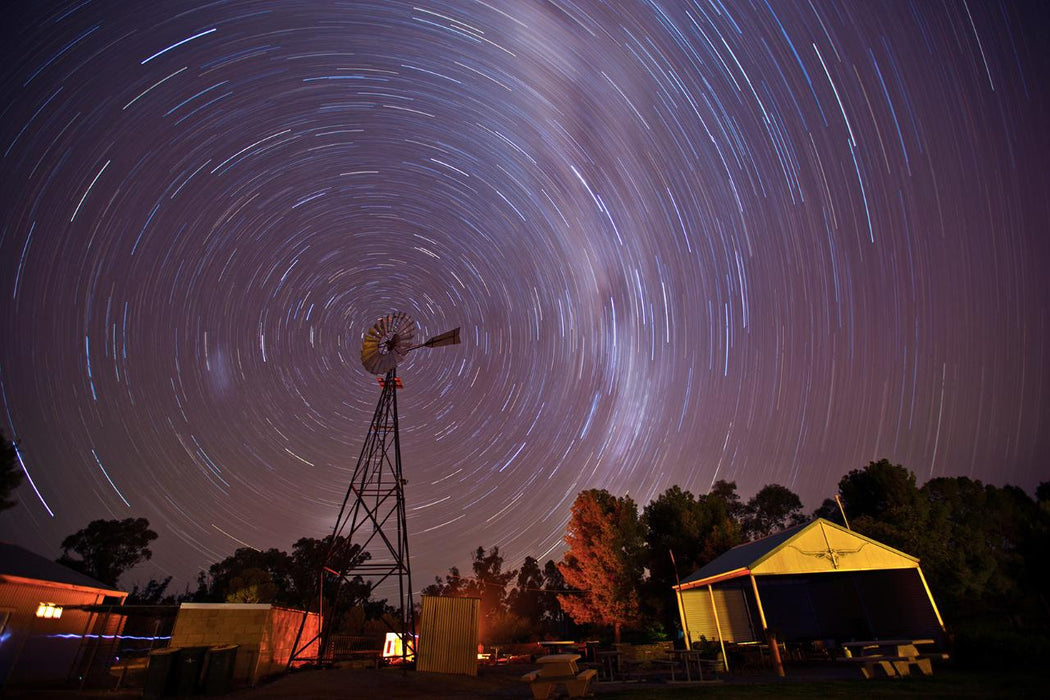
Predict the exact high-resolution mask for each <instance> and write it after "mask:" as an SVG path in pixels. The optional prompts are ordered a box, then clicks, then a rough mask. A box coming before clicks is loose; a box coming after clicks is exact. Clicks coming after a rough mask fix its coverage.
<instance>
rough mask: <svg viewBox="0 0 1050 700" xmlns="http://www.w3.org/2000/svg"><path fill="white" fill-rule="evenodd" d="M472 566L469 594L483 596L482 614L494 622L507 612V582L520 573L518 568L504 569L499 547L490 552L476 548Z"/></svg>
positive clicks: (467, 585) (468, 587)
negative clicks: (472, 572) (472, 574)
mask: <svg viewBox="0 0 1050 700" xmlns="http://www.w3.org/2000/svg"><path fill="white" fill-rule="evenodd" d="M472 568H473V569H474V578H473V579H471V580H470V581H468V582H467V584H466V590H467V595H475V596H477V597H479V598H481V616H482V618H484V619H486V620H488V622H489V623H490V624H494V623H495V622H496V621H497V620H498V619H499V618H501V617H502V616H503V615H504V614H505V613H506V601H507V584H508V583H510V582H511V581H512V580H514V577H515V576H517V575H518V572H517V570H514V569H512V570H510V571H504V570H503V557H502V556H501V555H500V553H499V547H493V548H492V549H490V550H489V551H488V552H486V551H485V548H484V547H478V548H477V549H476V550H474V555H473V562H472Z"/></svg>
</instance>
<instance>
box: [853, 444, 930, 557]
mask: <svg viewBox="0 0 1050 700" xmlns="http://www.w3.org/2000/svg"><path fill="white" fill-rule="evenodd" d="M839 493H840V494H841V495H842V501H843V506H844V508H845V511H846V515H847V516H848V517H849V521H850V525H851V526H852V527H853V529H855V530H857V531H858V532H861V533H863V534H865V535H868V536H869V537H872V538H874V539H876V540H879V541H880V542H885V543H886V544H888V545H890V546H892V547H896V548H897V549H900V550H902V551H904V552H908V553H909V554H915V553H917V552H919V551H920V550H921V549H922V548H923V546H924V545H925V544H926V542H927V539H928V537H929V535H928V533H927V531H926V524H927V522H926V521H927V516H928V514H929V502H928V501H927V500H926V499H925V498H924V497H923V495H922V494H921V493H920V492H919V488H918V487H917V486H916V485H915V474H913V473H912V472H911V471H909V470H908V469H905V468H904V467H902V466H901V465H899V464H891V463H890V462H889V460H886V459H882V460H879V461H878V462H871V463H869V464H868V466H866V467H864V469H854V470H853V471H851V472H849V473H848V474H846V475H845V476H844V477H842V479H841V480H839Z"/></svg>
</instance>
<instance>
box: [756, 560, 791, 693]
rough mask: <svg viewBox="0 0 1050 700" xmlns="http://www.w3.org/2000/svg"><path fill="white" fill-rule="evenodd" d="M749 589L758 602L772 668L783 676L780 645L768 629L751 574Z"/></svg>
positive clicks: (760, 600)
mask: <svg viewBox="0 0 1050 700" xmlns="http://www.w3.org/2000/svg"><path fill="white" fill-rule="evenodd" d="M749 578H750V579H751V589H752V590H753V591H754V592H755V602H756V603H758V616H759V618H760V619H761V620H762V632H763V633H764V634H765V635H766V644H768V645H769V651H770V653H771V654H772V655H773V668H775V669H776V671H777V675H778V676H780V677H781V678H783V677H784V662H783V661H782V660H781V658H780V647H779V646H777V637H776V635H775V634H773V632H772V631H770V629H769V623H768V622H766V611H765V610H763V609H762V597H761V596H760V595H758V584H757V583H755V576H754V574H751V575H750V576H749Z"/></svg>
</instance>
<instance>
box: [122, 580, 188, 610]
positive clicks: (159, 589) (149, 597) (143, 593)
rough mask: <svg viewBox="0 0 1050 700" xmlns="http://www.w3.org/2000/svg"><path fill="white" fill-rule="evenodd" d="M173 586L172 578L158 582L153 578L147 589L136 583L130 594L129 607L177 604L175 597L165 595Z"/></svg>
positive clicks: (147, 584)
mask: <svg viewBox="0 0 1050 700" xmlns="http://www.w3.org/2000/svg"><path fill="white" fill-rule="evenodd" d="M170 584H171V576H168V577H167V578H165V579H162V580H160V581H158V580H157V579H155V578H151V579H150V580H149V582H148V583H146V587H145V588H139V585H138V584H137V583H136V584H135V585H134V586H133V587H132V589H131V593H128V599H127V601H126V602H127V604H128V605H169V604H172V603H174V602H175V598H176V597H175V596H174V595H164V594H165V592H167V590H168V586H169V585H170Z"/></svg>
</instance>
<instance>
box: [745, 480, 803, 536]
mask: <svg viewBox="0 0 1050 700" xmlns="http://www.w3.org/2000/svg"><path fill="white" fill-rule="evenodd" d="M805 521H806V516H805V515H804V514H803V511H802V499H800V498H799V497H798V494H796V493H795V492H794V491H792V490H791V489H789V488H787V487H786V486H781V485H780V484H767V485H766V486H763V487H762V488H761V489H760V490H759V492H758V493H756V494H755V495H754V496H752V497H751V500H749V501H748V502H747V505H746V506H744V518H743V522H742V526H743V534H744V539H747V540H754V539H758V538H759V537H765V536H766V535H771V534H773V533H774V532H780V531H781V530H784V529H786V528H789V527H792V526H794V525H801V524H802V523H804V522H805Z"/></svg>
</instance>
